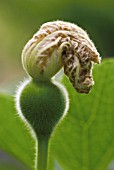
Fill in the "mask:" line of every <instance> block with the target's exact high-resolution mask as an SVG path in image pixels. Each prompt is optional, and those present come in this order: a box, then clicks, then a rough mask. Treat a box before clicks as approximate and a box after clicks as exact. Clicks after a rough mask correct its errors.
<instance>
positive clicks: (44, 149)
mask: <svg viewBox="0 0 114 170" xmlns="http://www.w3.org/2000/svg"><path fill="white" fill-rule="evenodd" d="M48 143H49V138H48V137H45V136H40V137H38V144H37V154H36V156H37V158H36V170H47V160H48Z"/></svg>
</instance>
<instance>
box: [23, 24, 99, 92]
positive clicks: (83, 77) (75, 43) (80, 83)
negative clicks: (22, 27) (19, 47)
mask: <svg viewBox="0 0 114 170" xmlns="http://www.w3.org/2000/svg"><path fill="white" fill-rule="evenodd" d="M100 61H101V58H100V57H99V53H98V52H97V50H96V48H95V46H94V44H93V42H92V41H91V40H90V39H89V37H88V35H87V33H86V32H85V31H84V30H83V29H81V28H80V27H78V26H77V25H75V24H72V23H69V22H63V21H55V22H47V23H45V24H43V25H42V26H41V28H40V29H39V30H38V32H37V33H36V34H35V35H34V36H33V38H32V39H31V40H30V41H29V42H28V43H27V44H26V46H25V47H24V49H23V53H22V62H23V66H24V68H25V70H26V71H27V72H28V74H29V75H30V76H31V77H32V78H33V79H36V80H37V81H49V80H50V79H51V78H52V77H53V76H54V75H55V74H56V73H57V72H58V71H59V70H60V69H61V68H62V67H64V73H65V74H66V75H67V77H68V78H69V80H70V82H71V83H72V85H73V87H74V88H75V89H76V90H77V91H78V92H79V93H88V92H89V91H90V90H91V88H92V86H93V84H94V81H93V78H92V66H93V63H98V64H99V63H100Z"/></svg>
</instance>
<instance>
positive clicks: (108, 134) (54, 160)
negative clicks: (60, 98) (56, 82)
mask: <svg viewBox="0 0 114 170" xmlns="http://www.w3.org/2000/svg"><path fill="white" fill-rule="evenodd" d="M93 73H94V80H95V86H94V87H93V89H92V91H91V93H90V94H88V95H87V94H78V93H77V92H76V91H75V90H74V88H73V87H72V85H71V84H70V83H69V80H68V79H67V78H66V77H65V76H64V79H63V83H64V85H65V86H66V88H67V90H68V91H69V98H70V109H69V112H68V114H67V116H66V117H65V119H64V120H63V121H62V122H61V123H60V125H59V126H58V127H57V128H56V130H55V132H54V134H53V136H52V139H51V142H50V159H49V167H48V170H59V169H60V170H105V169H106V168H107V166H108V164H109V163H110V162H111V161H112V159H113V158H114V135H113V134H114V107H113V103H114V93H113V90H114V76H113V73H114V60H113V59H112V60H111V59H108V60H104V61H103V62H102V64H101V65H100V66H99V65H98V66H95V68H94V72H93ZM13 100H14V99H13V98H12V97H10V96H6V95H0V149H2V150H4V151H6V152H7V153H9V154H10V155H12V156H13V157H14V158H15V159H18V160H19V162H20V164H21V165H22V166H23V168H21V170H24V169H27V170H33V169H34V167H33V165H34V151H35V150H34V146H35V142H34V140H33V139H32V138H31V136H30V134H29V133H28V130H27V129H26V128H25V126H24V125H23V123H22V122H21V121H20V120H19V118H18V117H17V114H16V111H15V107H14V101H13ZM3 166H4V167H5V166H6V165H3ZM3 166H2V164H1V165H0V169H3V168H4V167H3ZM1 167H2V168H1ZM4 169H5V168H4ZM4 169H3V170H4ZM6 169H7V170H10V169H13V170H17V169H16V168H15V169H14V168H10V166H9V168H7V166H6Z"/></svg>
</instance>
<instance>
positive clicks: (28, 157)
mask: <svg viewBox="0 0 114 170" xmlns="http://www.w3.org/2000/svg"><path fill="white" fill-rule="evenodd" d="M14 105H15V104H14V99H13V97H10V96H6V95H0V149H2V150H4V151H6V152H7V153H9V154H11V155H13V156H14V157H15V158H17V159H18V160H20V162H21V164H23V168H22V167H21V170H25V169H26V170H29V169H31V170H32V169H34V168H33V166H34V162H33V161H34V140H33V139H32V138H31V136H30V134H29V133H28V131H27V129H26V128H25V127H24V125H23V123H22V122H21V121H20V119H19V118H18V117H17V114H16V111H15V106H14ZM1 166H2V164H0V169H3V168H1ZM3 166H5V165H3ZM6 167H7V166H6ZM9 169H10V166H9ZM12 169H13V170H17V169H16V168H15V169H14V168H12Z"/></svg>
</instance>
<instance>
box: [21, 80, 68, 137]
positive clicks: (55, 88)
mask: <svg viewBox="0 0 114 170" xmlns="http://www.w3.org/2000/svg"><path fill="white" fill-rule="evenodd" d="M60 86H61V85H57V84H54V83H52V82H36V81H33V80H32V81H29V82H28V83H26V85H24V87H23V88H21V91H20V94H19V101H18V102H19V103H18V105H19V107H20V111H21V114H22V115H23V116H24V118H25V119H26V120H27V122H29V123H30V125H31V126H32V128H33V129H34V131H35V133H36V135H37V136H38V137H40V136H50V134H51V133H52V131H53V128H54V127H55V125H56V124H57V122H58V121H59V120H60V118H61V117H62V116H63V115H64V113H65V110H66V105H67V103H68V102H67V98H66V93H65V92H64V90H63V87H62V86H61V87H62V89H61V88H60Z"/></svg>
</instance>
